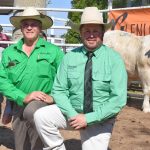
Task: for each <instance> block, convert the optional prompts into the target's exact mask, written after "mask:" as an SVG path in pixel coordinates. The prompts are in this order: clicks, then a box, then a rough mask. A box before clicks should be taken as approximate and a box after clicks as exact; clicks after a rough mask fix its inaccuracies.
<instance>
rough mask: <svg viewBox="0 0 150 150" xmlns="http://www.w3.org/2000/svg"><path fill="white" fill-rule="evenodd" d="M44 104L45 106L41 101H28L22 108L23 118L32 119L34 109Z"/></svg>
mask: <svg viewBox="0 0 150 150" xmlns="http://www.w3.org/2000/svg"><path fill="white" fill-rule="evenodd" d="M44 106H47V104H46V103H44V102H42V101H32V102H30V103H29V104H28V105H27V106H26V107H25V109H24V112H23V118H24V119H25V120H27V121H32V120H33V115H34V113H35V111H36V110H37V109H39V108H41V107H44Z"/></svg>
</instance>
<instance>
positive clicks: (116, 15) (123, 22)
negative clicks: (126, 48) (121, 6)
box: [109, 8, 150, 36]
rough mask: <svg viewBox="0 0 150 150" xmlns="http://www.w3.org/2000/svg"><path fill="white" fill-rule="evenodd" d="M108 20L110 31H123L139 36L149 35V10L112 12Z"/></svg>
mask: <svg viewBox="0 0 150 150" xmlns="http://www.w3.org/2000/svg"><path fill="white" fill-rule="evenodd" d="M109 20H111V21H112V22H113V26H112V30H123V31H127V32H130V33H134V34H136V35H139V36H145V35H148V34H150V8H143V9H133V10H116V11H115V10H114V11H113V10H112V11H111V12H109Z"/></svg>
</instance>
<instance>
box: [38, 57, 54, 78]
mask: <svg viewBox="0 0 150 150" xmlns="http://www.w3.org/2000/svg"><path fill="white" fill-rule="evenodd" d="M52 63H53V59H51V56H50V55H49V54H39V55H38V57H37V74H38V76H39V77H41V78H45V77H46V78H50V77H51V76H52V71H51V67H52Z"/></svg>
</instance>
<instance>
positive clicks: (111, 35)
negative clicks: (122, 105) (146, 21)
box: [103, 30, 150, 113]
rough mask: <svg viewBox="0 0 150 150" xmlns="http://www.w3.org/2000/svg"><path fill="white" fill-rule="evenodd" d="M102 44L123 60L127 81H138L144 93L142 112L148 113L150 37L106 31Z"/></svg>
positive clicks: (149, 105) (149, 110)
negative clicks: (115, 52) (118, 54)
mask: <svg viewBox="0 0 150 150" xmlns="http://www.w3.org/2000/svg"><path fill="white" fill-rule="evenodd" d="M103 42H104V44H106V45H107V46H109V47H111V48H113V49H115V50H116V51H118V52H119V53H120V54H121V56H122V57H123V59H124V62H125V65H126V69H127V72H128V76H129V80H133V79H134V80H140V81H141V83H142V87H143V92H144V101H143V107H142V108H143V111H144V112H145V113H147V112H150V103H149V97H150V35H147V36H136V35H133V34H131V33H128V32H124V31H119V30H114V31H107V32H106V33H105V35H104V39H103Z"/></svg>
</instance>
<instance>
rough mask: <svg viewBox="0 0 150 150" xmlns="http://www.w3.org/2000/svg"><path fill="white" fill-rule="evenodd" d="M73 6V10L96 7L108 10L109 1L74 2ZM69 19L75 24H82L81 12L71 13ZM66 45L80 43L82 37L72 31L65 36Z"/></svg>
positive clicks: (78, 0)
mask: <svg viewBox="0 0 150 150" xmlns="http://www.w3.org/2000/svg"><path fill="white" fill-rule="evenodd" d="M71 5H72V8H73V9H84V8H85V7H91V6H96V7H98V8H99V9H107V7H108V6H107V5H108V4H107V0H72V1H71ZM68 18H69V19H70V20H72V21H73V22H75V23H80V19H81V13H80V12H69V13H68ZM65 39H66V43H80V36H79V34H78V33H76V32H74V31H73V30H72V29H71V30H69V31H68V32H67V34H66V35H65Z"/></svg>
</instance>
